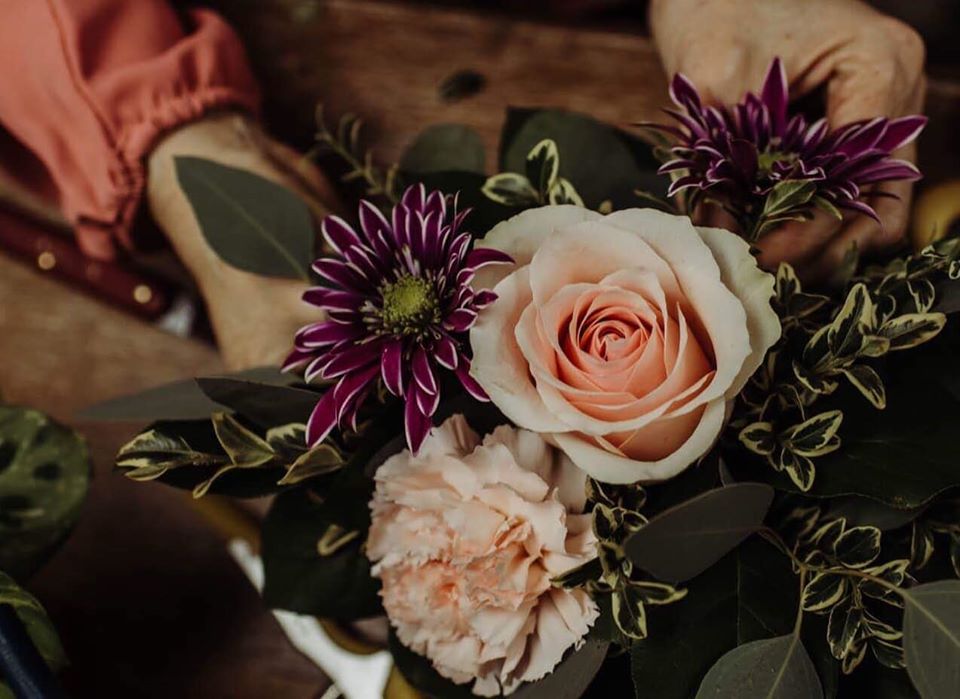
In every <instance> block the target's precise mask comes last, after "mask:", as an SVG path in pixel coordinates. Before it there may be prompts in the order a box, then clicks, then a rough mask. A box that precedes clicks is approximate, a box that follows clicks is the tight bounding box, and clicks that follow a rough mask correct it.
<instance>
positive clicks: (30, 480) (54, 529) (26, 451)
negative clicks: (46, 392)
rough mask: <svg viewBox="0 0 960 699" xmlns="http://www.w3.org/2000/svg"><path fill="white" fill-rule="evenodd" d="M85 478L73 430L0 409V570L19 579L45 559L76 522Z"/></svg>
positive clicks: (84, 458)
mask: <svg viewBox="0 0 960 699" xmlns="http://www.w3.org/2000/svg"><path fill="white" fill-rule="evenodd" d="M90 476H91V467H90V458H89V455H88V453H87V445H86V442H84V440H83V439H82V438H81V437H80V436H79V435H78V434H77V433H76V432H74V431H72V430H70V429H68V428H66V427H64V426H63V425H60V424H59V423H57V422H54V421H53V420H51V419H50V418H48V417H47V416H46V415H44V414H43V413H40V412H37V411H36V410H30V409H28V408H18V407H14V406H7V405H0V569H3V570H5V571H6V572H8V573H10V574H11V575H14V576H17V577H18V578H23V577H26V576H27V575H29V574H30V573H32V572H33V571H35V570H36V569H37V568H38V567H39V566H40V565H41V564H42V563H43V562H44V561H45V560H46V558H47V557H48V556H49V555H50V554H51V553H52V552H53V550H54V549H55V548H56V547H57V546H59V544H60V543H61V542H62V541H63V540H64V538H66V536H67V534H68V533H69V532H70V530H71V529H72V528H73V525H74V524H75V523H76V521H77V519H78V518H79V516H80V511H81V509H82V507H83V502H84V500H85V499H86V496H87V489H88V487H89V483H90Z"/></svg>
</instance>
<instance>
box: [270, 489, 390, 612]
mask: <svg viewBox="0 0 960 699" xmlns="http://www.w3.org/2000/svg"><path fill="white" fill-rule="evenodd" d="M340 476H342V479H341V481H340V483H339V484H338V485H335V486H331V487H329V488H324V493H323V495H318V494H316V493H314V492H313V491H312V490H311V489H310V488H308V487H299V488H296V489H293V490H289V491H287V492H284V493H281V494H280V495H278V496H277V499H276V500H275V501H274V504H273V506H272V507H271V508H270V512H269V513H268V514H267V518H266V520H265V521H264V523H263V531H262V546H261V548H262V555H263V566H264V576H265V584H264V589H263V598H264V601H265V602H266V603H267V605H268V606H270V607H272V608H277V609H287V610H290V611H293V612H298V613H300V614H312V615H315V616H319V617H324V618H330V619H340V620H344V621H352V620H354V619H360V618H364V617H369V616H374V615H376V614H378V613H380V610H381V608H380V599H379V597H378V594H377V593H378V590H379V587H380V582H379V580H377V579H376V578H374V577H372V576H371V575H370V562H369V561H368V560H367V557H366V554H364V552H363V541H364V540H365V539H366V536H365V534H363V535H361V536H357V537H354V538H352V539H351V540H349V541H348V542H347V543H346V544H345V545H342V546H340V547H339V548H337V549H336V551H335V552H333V553H332V554H330V555H321V553H320V550H319V544H320V542H321V540H322V539H323V538H324V537H325V536H329V534H328V532H329V530H330V526H331V525H338V526H339V527H340V528H341V532H348V531H349V532H352V531H359V532H365V531H366V528H367V526H369V512H368V510H367V503H368V502H369V500H370V494H371V490H372V484H371V483H370V482H369V481H365V480H353V479H355V475H354V474H353V473H352V472H347V471H344V472H342V474H338V476H337V477H340Z"/></svg>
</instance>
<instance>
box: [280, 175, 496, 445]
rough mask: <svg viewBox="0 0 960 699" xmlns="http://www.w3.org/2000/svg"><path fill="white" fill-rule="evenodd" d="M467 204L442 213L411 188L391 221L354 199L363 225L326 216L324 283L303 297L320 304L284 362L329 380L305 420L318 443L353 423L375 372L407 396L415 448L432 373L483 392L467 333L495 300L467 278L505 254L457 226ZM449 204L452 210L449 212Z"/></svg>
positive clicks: (419, 188) (432, 407) (436, 386)
mask: <svg viewBox="0 0 960 699" xmlns="http://www.w3.org/2000/svg"><path fill="white" fill-rule="evenodd" d="M468 211H469V210H464V211H460V212H457V211H456V202H455V200H454V202H453V211H452V212H448V202H447V198H446V197H445V196H444V195H443V194H442V193H441V192H431V193H430V194H429V195H428V194H427V192H426V190H425V189H424V187H423V185H415V186H413V187H410V188H409V189H407V191H406V192H405V193H404V195H403V198H402V200H401V201H400V203H399V204H398V205H397V206H396V207H394V209H393V216H392V221H388V220H387V219H386V217H385V216H384V215H383V214H382V213H380V211H379V210H377V208H376V207H375V206H374V205H373V204H371V203H369V202H367V201H363V202H361V203H360V229H359V231H356V230H354V229H353V228H352V227H351V226H350V225H349V224H347V223H346V222H345V221H344V220H343V219H341V218H339V217H337V216H328V217H327V218H326V219H325V220H324V221H323V225H322V230H323V236H324V238H325V239H326V241H327V243H328V244H329V245H330V247H331V248H332V249H333V250H334V253H335V254H334V255H333V256H331V257H326V258H321V259H319V260H317V261H316V262H315V263H314V265H313V269H314V271H315V272H316V273H317V274H318V275H320V277H322V278H323V279H324V280H325V281H326V282H327V285H326V286H318V287H314V288H312V289H309V290H308V291H306V292H305V293H304V295H303V298H304V300H305V301H307V302H308V303H311V304H313V305H314V306H317V307H319V308H321V309H323V310H324V311H326V318H325V319H324V320H323V321H320V322H318V323H314V324H312V325H308V326H306V327H304V328H302V329H301V330H300V331H299V332H298V333H297V336H296V339H295V343H294V350H293V351H292V352H291V354H290V356H289V357H288V358H287V361H286V363H285V364H284V370H288V369H292V368H294V367H302V366H305V367H306V368H305V378H306V380H307V382H310V381H312V380H313V379H315V378H320V379H324V380H326V381H332V382H335V384H334V385H333V387H332V388H330V389H328V390H327V392H326V393H325V394H324V395H323V397H322V398H321V399H320V402H319V403H318V404H317V406H316V408H315V409H314V410H313V413H312V414H311V416H310V420H309V422H308V423H307V441H308V442H309V444H310V445H311V446H313V445H316V444H319V443H320V442H322V441H323V440H324V439H326V437H327V435H329V434H330V432H331V430H333V428H334V427H336V426H338V425H339V426H345V425H349V426H351V427H352V428H354V429H355V428H356V419H357V411H358V410H359V408H360V406H361V405H362V404H363V402H364V400H365V399H366V397H367V396H368V395H369V393H370V391H371V390H372V389H373V388H374V387H375V386H376V384H377V381H378V380H379V379H382V380H383V385H384V386H385V387H386V389H387V390H388V391H389V392H390V393H392V394H393V395H395V396H398V397H400V398H402V399H403V400H404V401H405V403H406V406H405V411H404V414H405V420H404V422H405V428H406V436H407V443H408V444H409V445H410V448H411V449H412V450H413V451H415V452H416V451H417V450H418V449H419V447H420V445H421V443H422V442H423V440H424V438H425V437H426V436H427V434H428V433H429V431H430V427H431V424H432V417H433V414H434V412H435V411H436V409H437V405H438V403H439V402H440V382H439V381H438V377H437V372H438V370H439V369H440V368H441V367H442V368H444V369H449V370H450V371H453V372H455V374H456V376H457V378H458V379H459V380H460V383H461V384H462V385H463V387H464V388H465V389H466V390H467V391H468V392H469V393H470V394H471V395H472V396H474V397H475V398H477V399H478V400H488V398H487V396H486V394H485V393H484V392H483V389H481V388H480V386H479V385H478V384H477V383H476V382H475V381H474V380H473V379H472V378H471V377H470V359H469V357H468V356H467V354H466V353H465V351H464V342H463V334H464V333H465V332H466V331H467V330H469V329H470V327H472V326H473V324H474V322H475V321H476V319H477V313H478V312H479V311H480V310H481V309H482V308H484V307H485V306H487V305H489V304H490V303H491V302H493V301H494V300H495V299H496V295H495V294H494V293H493V292H491V291H489V290H480V291H475V290H474V289H473V288H471V286H470V282H471V281H472V280H473V278H474V274H475V273H476V271H477V270H478V269H479V268H480V267H483V266H485V265H489V264H499V263H508V262H511V261H512V260H511V258H510V257H509V256H508V255H506V254H504V253H502V252H500V251H498V250H494V249H490V248H481V249H471V236H470V234H469V233H467V232H464V231H461V230H460V227H461V225H462V223H463V220H464V218H465V216H466V215H467V213H468ZM448 213H450V216H449V217H448Z"/></svg>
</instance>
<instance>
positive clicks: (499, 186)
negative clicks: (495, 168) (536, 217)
mask: <svg viewBox="0 0 960 699" xmlns="http://www.w3.org/2000/svg"><path fill="white" fill-rule="evenodd" d="M483 193H484V195H486V196H487V197H488V198H489V199H491V200H493V201H495V202H497V203H498V204H503V205H504V206H511V207H525V206H536V205H537V204H539V203H540V195H539V194H538V193H537V191H536V190H535V189H534V188H533V186H532V185H531V184H530V180H528V179H527V178H526V177H524V176H523V175H518V174H516V173H513V172H503V173H501V174H499V175H494V176H493V177H488V178H487V181H486V182H484V184H483Z"/></svg>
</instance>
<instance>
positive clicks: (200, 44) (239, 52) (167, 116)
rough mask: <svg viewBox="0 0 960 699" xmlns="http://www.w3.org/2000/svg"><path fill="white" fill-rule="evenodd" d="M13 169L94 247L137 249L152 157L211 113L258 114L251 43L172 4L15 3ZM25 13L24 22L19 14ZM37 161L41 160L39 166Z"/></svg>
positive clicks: (10, 87)
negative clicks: (161, 142)
mask: <svg viewBox="0 0 960 699" xmlns="http://www.w3.org/2000/svg"><path fill="white" fill-rule="evenodd" d="M0 7H3V9H4V10H5V11H6V12H5V15H6V16H7V17H10V18H11V21H9V22H5V23H4V24H3V25H2V26H0V34H2V35H3V36H2V37H0V62H2V64H3V65H5V66H6V69H5V70H3V71H0V124H2V125H3V127H4V128H5V129H6V131H7V132H8V134H9V136H12V137H13V139H15V140H16V141H18V142H19V144H18V145H17V146H13V144H3V146H4V147H3V148H2V150H3V152H4V154H5V155H4V160H3V167H4V169H5V170H6V171H8V173H9V175H10V176H12V177H14V178H15V179H17V180H18V181H19V182H20V184H22V185H23V186H25V187H27V188H29V189H31V190H33V191H34V192H36V193H38V194H41V195H44V196H47V197H50V198H52V199H53V200H55V201H56V202H58V204H59V206H60V208H61V209H62V210H63V212H64V214H65V216H66V217H67V218H68V219H69V220H70V221H71V222H72V223H73V224H74V226H75V228H76V231H77V238H78V242H79V244H80V247H81V248H82V249H83V251H84V252H85V253H86V254H88V255H90V256H91V257H95V258H98V259H105V260H109V259H113V258H114V257H115V256H116V253H117V245H118V243H119V244H120V245H123V246H127V247H129V246H132V245H133V241H132V236H131V227H132V225H133V222H134V219H135V217H136V214H137V211H138V209H139V206H140V202H141V200H142V198H143V192H144V186H145V180H146V175H145V167H146V165H145V159H146V157H147V156H148V155H149V153H150V151H151V150H152V148H153V146H154V145H155V144H156V143H157V141H158V139H160V138H161V137H162V136H163V135H164V134H165V133H167V132H169V131H170V130H172V129H175V128H176V127H178V126H181V125H183V124H185V123H188V122H190V121H193V120H195V119H197V118H199V117H201V116H203V115H204V114H206V113H207V112H209V111H211V110H218V109H238V110H242V111H247V112H254V113H255V112H256V111H257V110H258V108H259V90H258V87H257V83H256V80H255V79H254V77H253V74H252V72H251V71H250V68H249V65H248V62H247V58H246V55H245V51H244V48H243V45H242V44H241V42H240V40H239V38H238V37H237V35H236V34H235V33H234V32H233V30H232V29H231V28H230V27H229V25H227V24H226V22H224V21H223V20H222V19H221V18H220V17H219V16H218V15H216V14H215V13H213V12H210V11H208V10H203V9H197V10H193V11H190V12H188V13H186V14H185V15H183V16H182V17H181V16H180V15H178V13H176V12H175V11H174V10H173V9H172V8H171V7H170V6H169V5H168V4H167V2H166V0H137V2H125V1H121V0H3V1H2V3H0ZM13 18H16V19H13ZM31 158H32V160H33V162H29V161H28V160H29V159H31Z"/></svg>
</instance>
